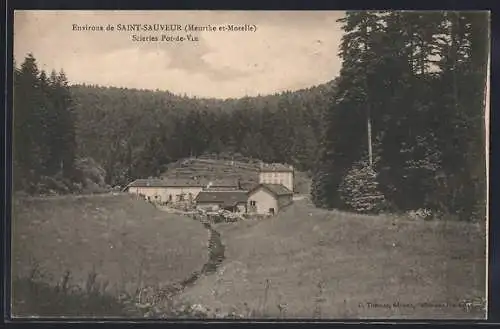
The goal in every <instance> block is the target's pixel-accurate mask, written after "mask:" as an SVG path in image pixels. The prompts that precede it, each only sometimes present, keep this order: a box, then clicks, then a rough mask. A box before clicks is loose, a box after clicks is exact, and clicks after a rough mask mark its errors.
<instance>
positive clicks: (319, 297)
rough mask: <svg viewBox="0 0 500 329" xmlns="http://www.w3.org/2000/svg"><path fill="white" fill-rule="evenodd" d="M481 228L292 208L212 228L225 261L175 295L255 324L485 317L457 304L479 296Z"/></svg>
mask: <svg viewBox="0 0 500 329" xmlns="http://www.w3.org/2000/svg"><path fill="white" fill-rule="evenodd" d="M483 224H484V223H483ZM484 226H485V225H481V226H480V225H479V224H470V223H463V222H452V221H442V222H439V221H423V220H422V221H412V220H409V219H404V218H399V219H398V218H395V217H388V216H362V215H354V214H347V213H340V212H335V211H327V210H320V209H316V208H314V207H312V205H310V204H309V203H308V201H307V200H301V201H296V202H295V204H294V205H292V206H291V207H289V208H288V209H287V210H286V211H285V212H283V213H281V214H279V215H278V216H277V217H275V218H272V219H269V220H265V221H255V222H239V223H230V224H218V225H217V226H216V227H215V229H216V230H218V231H219V232H220V233H221V236H222V241H223V243H224V244H225V246H226V255H225V256H226V260H225V262H224V263H223V265H222V266H221V267H219V269H218V271H217V273H216V274H214V275H212V276H207V277H203V278H201V279H200V280H198V281H197V282H196V284H195V285H194V287H192V288H191V289H188V290H185V291H184V292H183V294H182V295H181V298H182V299H183V300H185V301H188V302H196V303H200V304H202V305H206V306H207V307H209V308H211V309H219V310H221V311H224V312H231V311H234V312H237V313H242V314H244V315H245V316H248V317H258V318H260V317H273V318H277V317H282V318H311V317H313V318H322V319H332V318H333V319H338V318H365V319H370V318H372V319H373V318H407V319H416V318H420V319H426V318H435V319H440V318H441V319H450V318H457V319H458V318H484V314H485V313H484V311H482V310H480V309H478V308H476V307H475V303H473V305H474V306H473V307H469V308H468V309H467V308H466V307H465V306H466V305H467V304H464V301H474V300H480V298H484V297H485V281H486V278H485V275H486V255H485V250H486V247H485V243H486V242H485V237H486V230H485V227H484ZM469 306H470V305H469Z"/></svg>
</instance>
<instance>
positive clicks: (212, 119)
mask: <svg viewBox="0 0 500 329" xmlns="http://www.w3.org/2000/svg"><path fill="white" fill-rule="evenodd" d="M14 80H15V87H14V93H15V95H16V96H15V100H14V109H15V111H14V114H15V115H14V116H15V120H14V122H15V127H14V137H15V140H14V149H15V150H16V151H17V153H16V155H15V157H14V167H15V170H14V172H15V177H14V181H15V182H16V186H15V188H16V189H22V190H25V191H27V190H31V191H32V192H35V191H36V192H38V191H39V190H40V188H39V187H40V185H47V179H49V178H53V179H52V181H53V180H54V179H56V180H57V181H58V182H59V183H60V181H61V180H64V181H65V183H64V184H63V185H65V186H67V187H68V189H72V188H74V187H73V186H72V183H74V182H76V183H77V184H84V185H85V181H86V179H88V178H91V180H92V181H93V182H95V183H99V184H101V185H109V186H116V185H119V186H123V185H125V184H127V183H129V182H131V181H132V180H134V179H136V178H144V177H151V176H153V177H154V176H159V175H160V174H161V173H162V172H163V171H164V170H166V168H167V166H168V165H169V164H171V163H172V162H175V161H177V160H179V159H183V158H186V157H196V156H199V155H202V154H207V153H210V154H221V153H225V154H236V153H238V154H240V155H242V156H245V157H250V158H255V159H260V160H263V161H266V162H283V163H290V164H293V165H294V166H295V167H296V168H297V169H298V170H303V171H311V170H312V169H313V167H314V164H315V160H316V158H317V154H318V149H319V147H318V146H319V142H320V141H319V138H320V132H321V120H322V113H324V112H325V111H326V110H327V108H328V106H329V101H328V100H329V98H330V97H332V95H333V90H334V88H335V85H334V83H332V82H330V83H326V84H323V85H320V86H317V87H311V88H308V89H304V90H299V91H295V92H282V93H276V94H274V95H267V96H258V97H243V98H240V99H225V100H221V99H208V98H195V97H193V98H190V97H186V96H179V95H174V94H172V93H170V92H168V91H158V90H157V91H151V90H137V89H126V88H115V87H102V86H97V85H84V84H82V85H72V86H68V83H67V80H66V77H65V75H64V73H63V72H61V73H59V74H56V73H55V72H53V73H52V74H51V76H50V77H49V78H46V73H45V72H43V71H41V72H40V71H39V69H38V67H37V63H36V60H35V58H34V57H33V55H31V54H30V55H28V56H27V57H26V59H25V62H24V63H23V64H22V65H21V67H20V68H16V72H15V79H14ZM28 121H29V123H27V124H26V123H25V122H28ZM63 156H64V158H63ZM63 160H64V161H63ZM82 171H83V172H82ZM27 173H29V174H27ZM89 176H92V177H89ZM49 180H50V179H49ZM49 185H54V182H52V183H51V184H49ZM37 186H38V188H37ZM77 190H78V189H77Z"/></svg>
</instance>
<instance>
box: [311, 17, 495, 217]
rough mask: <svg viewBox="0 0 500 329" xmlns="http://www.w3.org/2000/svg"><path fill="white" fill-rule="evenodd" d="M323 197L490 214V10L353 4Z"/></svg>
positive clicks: (334, 202) (321, 200)
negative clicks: (408, 9)
mask: <svg viewBox="0 0 500 329" xmlns="http://www.w3.org/2000/svg"><path fill="white" fill-rule="evenodd" d="M341 22H342V24H343V30H344V36H343V39H342V45H341V49H340V50H341V56H342V59H343V66H342V69H341V73H340V76H339V78H338V90H337V92H338V93H337V95H336V97H335V100H334V101H333V103H332V104H331V106H332V108H333V109H334V110H333V111H329V112H328V116H327V118H326V129H325V135H324V136H323V137H322V140H323V141H324V144H323V147H322V150H321V161H320V162H319V164H318V167H317V168H316V169H317V170H316V172H315V177H314V180H313V188H312V191H313V199H314V201H315V203H316V205H318V206H321V207H328V208H341V209H352V210H356V211H377V210H378V209H381V208H388V209H390V210H395V209H397V210H407V209H416V208H419V207H426V208H429V209H432V210H435V211H438V212H442V213H452V214H456V215H458V216H459V217H460V218H462V219H465V220H471V219H474V218H483V219H484V216H485V198H486V170H485V161H486V158H485V124H484V106H485V105H484V101H485V83H486V72H487V59H488V52H489V17H488V14H487V13H485V12H452V11H449V12H425V13H424V12H401V11H364V12H348V13H347V15H346V17H345V18H343V19H342V20H341Z"/></svg>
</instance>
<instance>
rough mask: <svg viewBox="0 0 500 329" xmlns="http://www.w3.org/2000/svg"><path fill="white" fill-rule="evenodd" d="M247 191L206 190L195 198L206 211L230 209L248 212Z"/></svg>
mask: <svg viewBox="0 0 500 329" xmlns="http://www.w3.org/2000/svg"><path fill="white" fill-rule="evenodd" d="M247 199H248V195H247V191H243V190H234V191H217V190H206V191H202V192H200V193H199V194H198V196H197V197H196V199H195V202H196V207H197V208H198V209H203V210H206V211H217V210H221V209H224V210H228V211H231V212H237V213H246V212H247Z"/></svg>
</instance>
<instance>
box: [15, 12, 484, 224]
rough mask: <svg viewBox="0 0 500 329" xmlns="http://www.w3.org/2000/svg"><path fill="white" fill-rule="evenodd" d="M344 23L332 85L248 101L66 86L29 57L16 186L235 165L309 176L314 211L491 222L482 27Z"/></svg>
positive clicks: (392, 16) (456, 22)
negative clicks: (224, 159) (181, 163)
mask: <svg viewBox="0 0 500 329" xmlns="http://www.w3.org/2000/svg"><path fill="white" fill-rule="evenodd" d="M341 23H342V24H343V31H344V36H343V38H342V44H341V47H340V55H341V59H342V61H343V63H342V69H341V72H340V75H339V76H338V77H337V78H335V79H334V77H332V81H331V82H329V83H326V84H323V85H320V86H315V87H311V88H309V89H306V90H299V91H294V92H284V93H280V94H274V95H267V96H258V97H244V98H240V99H226V100H220V99H198V98H189V97H183V96H179V95H174V94H172V93H169V92H167V91H148V90H134V89H124V88H113V87H101V86H88V85H87V86H85V85H73V86H69V85H68V82H67V79H66V77H65V75H64V73H63V72H61V73H59V74H56V73H55V72H53V73H52V74H50V75H47V73H46V72H43V71H41V72H40V71H39V70H38V68H37V64H36V60H35V58H34V57H33V56H32V55H28V57H27V58H26V59H25V61H24V62H23V63H22V65H21V66H20V67H18V68H16V72H15V76H14V107H15V110H14V183H15V184H14V187H15V188H16V189H17V190H24V191H28V192H31V193H35V192H36V193H38V192H40V191H42V192H43V191H44V189H45V190H46V188H41V187H44V186H47V184H48V185H51V186H53V187H52V189H54V188H57V189H59V190H63V191H65V190H75V189H76V190H78V189H79V188H82V187H88V186H91V187H92V186H93V185H97V186H104V185H110V186H114V185H123V184H126V183H128V182H130V181H131V180H133V179H135V178H139V177H149V176H158V175H159V174H160V173H162V172H164V171H165V169H166V168H167V167H168V165H169V164H171V163H174V162H176V161H177V160H179V159H183V158H186V157H196V156H200V155H202V154H221V153H225V154H228V153H229V154H231V153H233V154H235V153H239V154H240V155H242V156H244V157H248V158H253V159H259V160H262V161H265V162H283V163H289V164H292V165H294V166H295V167H296V168H297V169H298V170H300V171H305V172H310V173H312V175H313V184H312V186H311V194H312V199H313V201H314V203H315V204H316V206H318V207H325V208H337V209H346V210H351V211H357V212H380V211H392V212H394V211H406V210H410V209H419V208H427V209H430V210H432V211H433V212H435V213H437V214H439V216H441V215H443V214H452V215H455V216H458V217H459V218H460V219H463V220H472V219H484V217H485V199H486V169H485V164H486V156H485V142H486V140H485V123H484V113H485V112H484V111H485V82H486V73H487V59H488V53H489V17H488V15H487V14H486V13H482V12H452V11H449V12H425V13H424V12H402V11H362V12H347V14H346V16H345V17H344V18H343V19H341ZM69 79H70V77H69ZM61 185H62V186H61ZM54 186H55V187H54Z"/></svg>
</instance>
